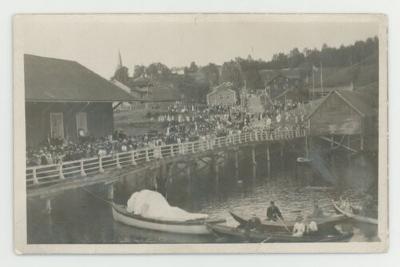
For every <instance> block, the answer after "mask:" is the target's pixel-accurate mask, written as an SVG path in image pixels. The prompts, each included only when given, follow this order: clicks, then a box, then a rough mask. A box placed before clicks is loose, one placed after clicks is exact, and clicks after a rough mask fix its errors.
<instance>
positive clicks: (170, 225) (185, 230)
mask: <svg viewBox="0 0 400 267" xmlns="http://www.w3.org/2000/svg"><path fill="white" fill-rule="evenodd" d="M112 213H113V218H114V220H115V221H117V222H120V223H123V224H126V225H129V226H133V227H136V228H142V229H148V230H154V231H161V232H169V233H177V234H190V235H208V234H210V231H209V230H208V228H207V226H206V223H210V224H214V223H221V222H225V220H215V221H207V220H193V221H185V222H180V221H162V220H156V219H149V218H144V217H142V216H139V215H134V214H132V213H129V212H127V211H126V209H125V207H124V206H122V205H116V204H114V205H113V207H112Z"/></svg>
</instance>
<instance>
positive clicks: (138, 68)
mask: <svg viewBox="0 0 400 267" xmlns="http://www.w3.org/2000/svg"><path fill="white" fill-rule="evenodd" d="M145 75H146V67H145V66H143V65H135V66H134V68H133V79H136V78H139V77H143V76H145Z"/></svg>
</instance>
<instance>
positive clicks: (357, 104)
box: [306, 90, 377, 119]
mask: <svg viewBox="0 0 400 267" xmlns="http://www.w3.org/2000/svg"><path fill="white" fill-rule="evenodd" d="M332 94H336V95H338V96H339V97H340V98H341V99H343V101H345V102H346V103H347V105H349V106H350V107H351V108H353V109H354V110H355V111H356V112H357V113H358V114H360V115H361V116H373V115H376V114H377V111H376V109H375V108H374V106H373V100H372V99H371V98H370V97H369V96H368V95H366V94H363V93H359V92H354V91H346V90H336V91H331V92H330V93H329V94H328V95H326V96H324V97H322V98H320V99H318V100H315V101H313V102H314V105H312V107H311V109H310V110H309V111H308V112H307V117H306V118H307V119H308V118H310V117H311V116H312V115H313V114H314V113H315V112H316V111H317V110H318V109H319V108H320V107H321V106H322V105H323V103H324V102H325V101H326V100H327V99H328V98H329V97H330V96H331V95H332Z"/></svg>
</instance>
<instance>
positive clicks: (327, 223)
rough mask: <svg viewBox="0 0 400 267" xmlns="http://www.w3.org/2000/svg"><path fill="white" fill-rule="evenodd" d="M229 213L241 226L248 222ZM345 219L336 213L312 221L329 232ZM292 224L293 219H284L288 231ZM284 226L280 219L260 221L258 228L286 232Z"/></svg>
mask: <svg viewBox="0 0 400 267" xmlns="http://www.w3.org/2000/svg"><path fill="white" fill-rule="evenodd" d="M230 214H231V215H232V217H233V218H234V219H235V220H236V221H237V222H238V223H239V224H240V225H241V226H245V225H246V224H247V223H248V219H246V218H243V217H241V216H239V215H237V214H235V213H233V212H230ZM346 219H347V218H346V216H344V215H336V216H330V217H321V218H313V221H315V222H316V223H317V225H318V229H319V230H320V231H323V232H330V231H331V230H334V226H335V225H337V224H339V223H342V222H344V221H345V220H346ZM294 224H295V222H294V221H285V225H286V227H287V228H288V229H289V231H292V230H293V226H294ZM286 227H285V226H284V225H283V223H282V222H280V221H261V225H260V229H262V230H264V231H267V232H287V229H286ZM334 232H335V231H334Z"/></svg>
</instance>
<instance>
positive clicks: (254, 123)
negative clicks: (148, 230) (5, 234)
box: [26, 102, 304, 166]
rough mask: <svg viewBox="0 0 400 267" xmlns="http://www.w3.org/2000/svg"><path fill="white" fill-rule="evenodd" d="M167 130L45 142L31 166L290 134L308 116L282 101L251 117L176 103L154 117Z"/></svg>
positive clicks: (30, 153) (30, 158) (30, 152)
mask: <svg viewBox="0 0 400 267" xmlns="http://www.w3.org/2000/svg"><path fill="white" fill-rule="evenodd" d="M153 120H157V121H158V122H159V123H160V124H161V125H162V126H163V127H162V129H163V130H162V131H152V132H148V133H146V134H143V135H137V136H128V135H127V134H125V133H124V132H123V131H122V130H116V131H115V132H114V133H113V135H110V136H105V137H94V136H81V137H79V139H78V141H77V142H71V141H67V140H55V139H49V140H45V142H43V144H42V145H41V146H39V147H37V148H36V149H34V148H28V149H27V157H26V158H27V166H37V165H47V164H59V163H60V162H65V161H73V160H79V159H82V158H90V157H96V156H104V155H109V154H113V153H118V152H124V151H129V150H134V149H138V148H144V147H158V146H162V145H165V144H175V143H177V144H179V143H184V142H189V141H195V140H200V139H201V140H206V139H213V138H216V137H220V136H226V135H232V134H237V133H241V132H245V131H252V130H255V129H265V128H267V129H270V130H275V131H281V130H283V131H287V130H294V129H301V127H303V126H302V125H303V124H302V122H303V120H304V114H303V113H302V112H301V104H299V105H292V106H290V107H289V106H288V105H282V104H280V103H279V102H277V103H275V104H274V105H272V107H271V108H270V109H269V110H268V111H267V112H265V113H261V114H250V113H248V112H247V111H246V109H245V108H243V107H242V106H239V105H238V106H222V105H217V106H205V105H183V104H179V103H176V104H174V105H171V106H170V107H169V108H168V109H167V110H166V111H165V112H162V113H158V114H156V115H153Z"/></svg>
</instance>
